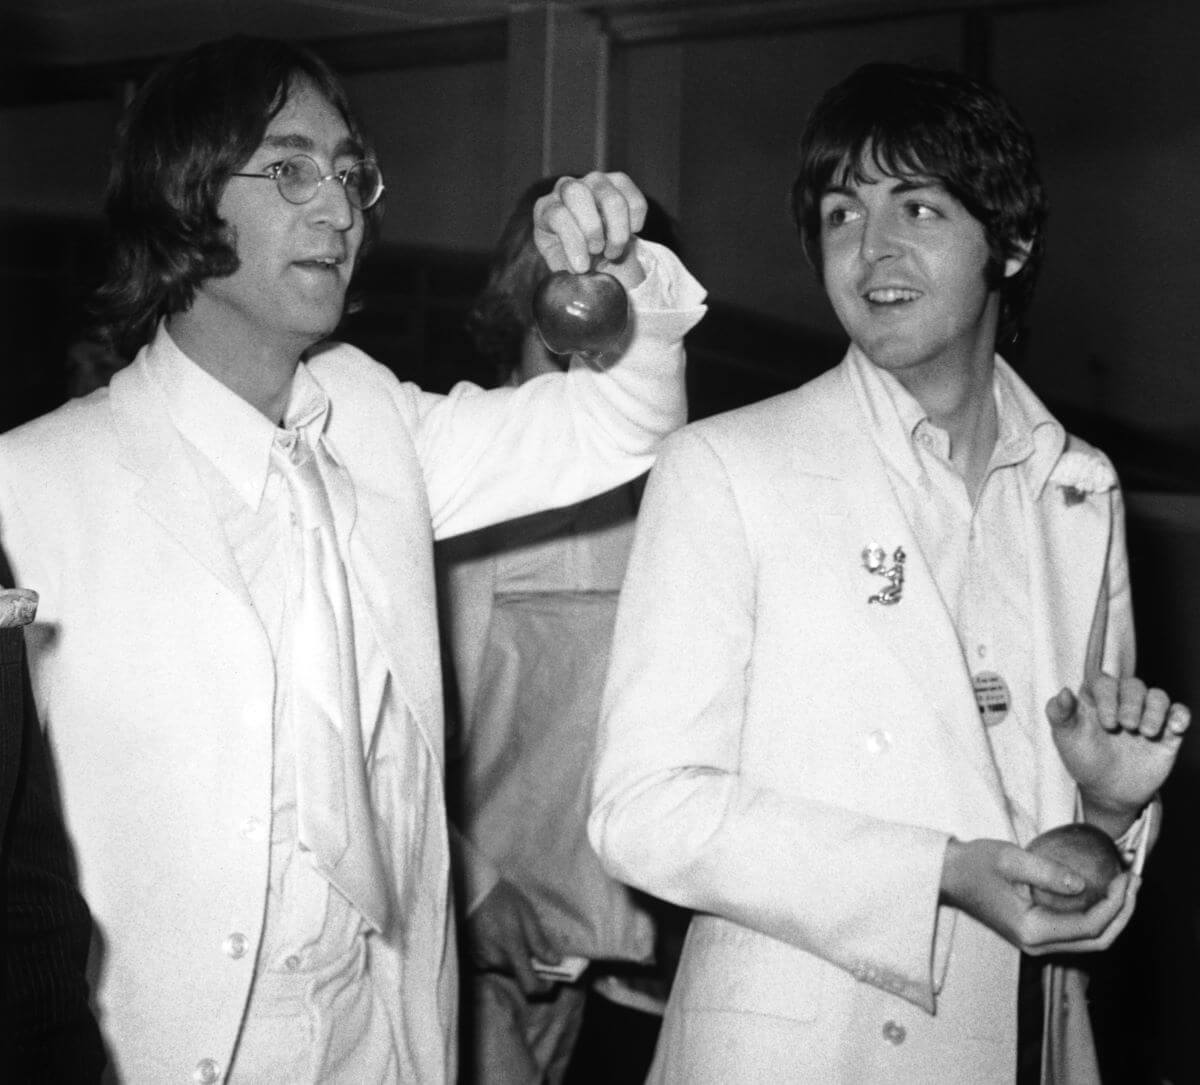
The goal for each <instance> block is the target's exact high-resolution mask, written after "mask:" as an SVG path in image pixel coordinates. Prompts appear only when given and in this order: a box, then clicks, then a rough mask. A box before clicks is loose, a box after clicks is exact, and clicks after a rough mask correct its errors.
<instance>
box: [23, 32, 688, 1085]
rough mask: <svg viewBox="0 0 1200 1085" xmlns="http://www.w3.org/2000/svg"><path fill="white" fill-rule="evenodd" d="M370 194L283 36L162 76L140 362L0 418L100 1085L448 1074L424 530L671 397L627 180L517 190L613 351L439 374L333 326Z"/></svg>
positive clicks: (144, 204) (658, 317) (141, 127)
mask: <svg viewBox="0 0 1200 1085" xmlns="http://www.w3.org/2000/svg"><path fill="white" fill-rule="evenodd" d="M382 191H383V180H382V178H381V176H380V173H379V169H378V166H377V165H376V164H375V161H374V159H373V157H372V155H371V151H370V147H369V145H368V143H367V141H366V139H365V136H364V134H363V133H362V131H361V130H360V129H359V127H358V125H357V123H356V122H355V120H354V117H353V113H352V111H351V110H350V108H349V105H348V103H347V100H346V97H345V94H344V92H343V91H342V89H341V88H340V86H339V84H338V82H337V80H336V78H335V77H334V76H333V74H332V73H331V72H330V71H329V70H328V68H326V67H325V65H324V64H323V63H322V62H321V61H319V60H318V59H317V58H316V57H314V56H313V55H311V54H309V53H307V52H305V51H303V50H301V49H298V48H294V47H292V46H288V45H286V44H283V43H280V42H274V41H264V40H258V39H248V38H235V39H231V40H228V41H223V42H217V43H213V44H210V45H207V46H203V47H200V48H198V49H196V50H194V51H192V52H191V53H189V54H187V55H185V56H183V57H182V58H180V59H179V60H177V61H175V62H174V63H172V64H170V65H168V66H167V67H165V68H164V69H162V70H160V71H159V72H157V73H156V74H155V75H153V76H152V77H151V78H150V80H149V81H148V82H147V84H146V85H145V86H144V87H143V88H142V90H141V91H140V93H139V94H138V95H137V97H136V98H135V100H134V102H133V103H132V105H131V107H130V110H129V112H128V113H127V115H126V117H125V119H124V121H123V123H122V127H121V132H120V139H119V145H118V148H117V158H116V166H115V169H114V171H113V177H112V182H111V185H110V192H109V203H108V207H109V212H110V220H111V225H112V230H113V235H114V241H115V258H114V263H113V269H112V272H111V275H110V278H109V280H108V282H107V284H106V286H105V288H104V290H103V291H102V295H101V301H102V303H103V306H104V308H105V311H106V313H107V315H108V318H109V322H110V327H111V329H112V338H113V339H114V341H116V342H120V343H122V344H123V345H124V346H126V347H127V348H139V352H138V355H137V358H136V359H135V360H134V361H133V363H132V365H130V366H129V368H127V369H125V370H123V371H122V372H120V373H118V374H117V375H116V377H114V379H113V381H112V384H111V387H110V389H108V390H105V391H102V392H99V393H96V394H95V395H93V396H90V397H88V398H86V399H84V400H82V401H76V402H74V403H72V404H69V405H67V406H66V407H64V408H62V409H60V410H59V411H56V412H54V413H52V414H50V415H48V416H46V417H45V418H42V419H39V420H37V421H35V422H33V423H31V424H29V425H28V426H25V427H22V428H21V429H18V430H16V431H14V432H12V433H10V434H6V435H4V437H3V438H2V439H0V534H2V536H3V540H4V544H5V546H6V548H7V549H8V552H9V555H10V557H11V559H12V563H13V568H14V571H15V573H16V575H17V577H18V579H19V581H20V583H21V584H22V585H24V586H27V587H31V588H35V589H36V590H38V591H39V593H40V595H41V611H40V614H39V618H38V622H37V623H36V625H35V626H33V627H32V632H31V639H30V643H31V645H32V648H33V651H32V664H33V671H34V675H33V678H34V689H35V692H36V696H37V701H38V705H39V708H40V710H41V713H42V717H43V721H44V725H45V727H46V729H47V732H48V734H49V738H50V743H51V746H52V748H53V752H54V757H55V762H56V764H57V766H58V768H59V773H60V778H61V782H62V793H63V802H64V808H65V816H66V822H67V826H68V829H69V832H70V834H71V836H72V840H73V843H74V846H75V849H76V852H77V854H78V858H79V864H80V870H81V878H82V883H83V889H84V892H85V894H86V895H87V898H88V901H89V903H90V904H91V906H92V909H93V912H94V915H95V919H96V924H97V928H98V933H99V939H98V946H97V955H96V958H95V960H94V962H93V964H94V967H95V968H96V971H97V975H98V977H99V979H98V983H97V1003H98V1010H99V1018H100V1024H101V1027H102V1029H103V1030H104V1033H105V1035H106V1038H107V1040H108V1042H109V1045H110V1052H111V1056H112V1061H113V1063H114V1067H115V1071H116V1073H117V1075H118V1077H119V1078H120V1079H121V1080H126V1081H137V1082H148V1083H154V1085H158V1083H160V1082H163V1081H168V1080H176V1079H178V1080H183V1079H184V1078H191V1079H192V1080H195V1081H197V1082H200V1083H202V1085H205V1083H212V1082H217V1081H224V1080H232V1081H236V1082H253V1083H255V1085H260V1083H269V1082H280V1083H284V1082H286V1083H288V1085H292V1083H297V1082H317V1081H320V1082H323V1083H327V1082H347V1083H351V1082H352V1083H354V1085H366V1083H368V1082H372V1083H373V1082H395V1081H406V1082H419V1083H421V1085H427V1083H428V1085H433V1083H437V1082H443V1081H450V1080H453V1078H454V1076H455V1075H454V1054H453V1052H454V1044H453V1040H454V1035H453V1034H454V1024H455V1022H454V1015H455V1000H456V996H457V985H456V975H455V962H454V947H453V942H452V939H451V938H449V937H448V935H449V932H450V930H451V927H452V914H451V910H450V907H449V881H448V867H449V858H448V851H447V842H446V830H445V821H444V802H443V786H442V778H443V755H442V716H441V688H440V676H439V666H438V649H437V645H438V637H437V629H436V616H435V608H434V585H433V572H432V540H433V538H434V537H435V536H439V537H440V536H444V535H450V534H454V533H456V532H461V531H467V530H471V529H474V528H477V527H480V526H483V525H485V524H488V523H491V522H494V521H496V520H502V519H506V518H510V517H514V516H518V515H524V514H526V513H530V512H533V511H536V510H538V509H541V508H546V507H553V506H557V505H563V504H568V503H570V502H573V501H576V500H579V499H581V498H583V497H585V496H587V495H588V494H591V493H594V492H599V491H603V490H605V489H607V488H610V487H612V486H614V485H617V484H619V483H620V482H622V481H624V480H626V479H628V478H631V477H634V476H636V475H638V474H639V473H641V472H643V471H645V470H646V469H647V468H648V466H649V465H650V462H651V460H652V458H653V453H654V449H655V446H656V444H657V442H658V441H659V439H660V438H661V437H662V436H663V435H664V434H665V433H666V432H668V431H669V430H670V429H672V428H674V427H675V426H677V425H678V424H680V423H681V422H682V420H683V415H684V403H683V394H682V364H683V351H682V347H681V337H682V335H683V333H684V332H685V331H686V330H687V329H688V327H690V326H691V324H693V323H694V322H695V321H696V320H697V319H699V317H700V315H701V313H702V311H703V309H702V306H701V301H702V298H703V291H702V290H701V289H700V288H699V286H698V284H696V283H695V281H694V280H693V279H692V278H691V277H690V276H689V275H688V274H687V272H686V271H685V270H684V269H683V267H682V265H680V264H679V263H678V261H676V260H675V259H674V258H673V257H672V256H671V255H670V254H669V253H667V252H665V251H663V250H661V249H658V248H656V247H654V246H652V245H648V244H643V243H642V242H641V241H640V240H638V239H637V238H636V233H637V231H638V229H639V228H640V226H641V223H642V220H643V217H644V209H645V201H644V198H643V197H642V196H641V193H640V192H639V191H638V189H637V188H636V186H635V185H633V183H632V182H631V181H630V180H629V179H628V178H627V177H625V176H624V175H622V174H601V173H595V174H589V175H588V176H587V177H586V178H583V179H580V180H576V179H571V178H563V179H560V180H559V182H558V183H557V184H556V186H555V188H554V191H553V192H552V193H550V194H549V195H548V196H546V197H545V198H544V199H543V200H541V201H539V203H538V204H537V206H536V207H535V209H534V220H535V230H534V232H535V237H536V238H537V243H538V245H539V248H540V250H541V251H542V253H543V254H544V256H545V258H546V260H547V263H548V264H549V265H550V266H551V267H552V268H555V269H564V268H570V269H572V270H574V271H583V270H586V269H587V267H588V266H589V264H590V263H592V262H598V263H599V265H600V266H601V267H603V268H606V269H608V270H610V271H611V273H612V274H614V275H615V276H617V277H618V278H619V279H621V280H622V282H623V283H624V285H625V286H626V288H627V289H628V290H629V291H630V297H631V300H632V308H633V334H632V336H631V337H630V338H629V341H628V343H627V345H626V346H625V347H624V348H623V349H618V350H616V351H614V356H613V357H611V358H607V357H606V359H605V365H604V366H596V367H589V366H585V365H576V366H573V367H572V369H571V370H570V371H569V372H568V373H563V374H556V375H552V376H548V377H546V378H544V379H542V380H540V381H534V382H531V383H530V384H529V385H526V386H523V387H521V388H509V389H502V390H497V391H489V392H484V391H482V390H481V389H479V388H476V387H473V386H468V385H459V386H458V387H456V388H455V389H453V390H452V391H451V392H450V394H449V395H447V396H438V395H432V394H427V393H424V392H422V391H420V390H419V389H417V388H415V387H413V386H411V385H406V384H401V383H400V382H398V381H397V380H396V379H395V377H394V376H393V375H392V374H391V373H390V372H389V371H388V370H386V369H385V368H384V367H383V366H380V365H378V364H376V363H374V362H372V361H371V360H370V359H368V358H366V357H365V356H364V355H362V354H361V353H360V352H358V351H356V350H354V349H353V348H351V347H348V346H344V345H340V344H336V343H332V342H329V341H328V337H329V336H330V335H331V334H332V333H333V331H334V329H335V328H336V326H337V324H338V322H339V320H340V318H341V315H342V310H343V307H344V302H345V296H346V290H347V287H348V285H349V282H350V279H351V276H352V274H353V271H354V269H355V266H356V264H357V261H358V258H359V256H360V255H361V252H362V249H363V246H364V243H365V242H366V240H367V239H368V235H369V234H370V232H371V230H372V228H373V219H374V218H375V217H376V216H377V215H378V213H379V198H380V196H381V194H382Z"/></svg>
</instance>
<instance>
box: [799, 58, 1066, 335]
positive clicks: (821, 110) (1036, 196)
mask: <svg viewBox="0 0 1200 1085" xmlns="http://www.w3.org/2000/svg"><path fill="white" fill-rule="evenodd" d="M872 168H873V169H875V170H877V171H879V173H880V174H882V175H883V176H887V177H898V178H904V177H915V176H919V177H927V178H933V179H935V180H937V181H938V182H939V183H940V184H942V185H943V186H944V187H945V188H946V190H947V191H948V192H949V193H950V194H951V195H952V196H954V197H955V199H957V200H958V201H959V202H960V203H961V204H962V205H963V206H964V207H965V208H966V209H967V211H969V212H970V213H971V215H973V216H974V217H975V218H976V219H978V220H979V222H980V223H981V224H982V225H983V229H984V233H985V235H986V237H987V242H988V249H989V252H990V259H989V261H988V266H987V269H986V276H987V283H988V286H989V287H990V288H992V289H998V290H999V291H1000V298H1001V310H1000V329H999V341H1000V342H1006V341H1008V340H1010V339H1012V338H1013V337H1014V336H1015V335H1016V333H1017V331H1018V329H1019V327H1020V323H1021V320H1022V318H1023V317H1024V314H1025V310H1026V308H1027V307H1028V305H1029V301H1030V299H1031V298H1032V295H1033V286H1034V282H1035V280H1036V279H1037V273H1038V269H1039V267H1040V266H1041V261H1042V254H1043V249H1044V235H1045V224H1046V211H1047V204H1046V194H1045V190H1044V188H1043V186H1042V181H1041V177H1040V176H1039V174H1038V169H1037V162H1036V157H1035V153H1034V146H1033V137H1032V136H1031V135H1030V133H1029V130H1028V129H1027V128H1026V127H1025V125H1024V124H1023V123H1022V122H1021V120H1020V119H1019V118H1018V117H1017V115H1016V113H1015V112H1014V110H1013V108H1012V106H1011V105H1009V104H1008V102H1006V101H1005V100H1004V99H1003V98H1002V97H1001V96H1000V95H999V94H998V93H996V92H995V91H994V90H991V89H989V88H987V87H984V86H982V85H981V84H979V83H977V82H975V81H974V80H973V79H970V78H968V77H967V76H965V75H962V74H960V73H958V72H953V71H942V70H935V69H928V68H920V67H912V66H909V65H905V64H867V65H864V66H863V67H861V68H859V69H858V70H856V71H855V72H853V73H851V75H849V76H848V77H847V78H846V79H844V80H843V81H842V82H840V83H838V84H837V85H836V86H834V87H833V88H832V89H830V90H829V91H827V92H826V93H825V95H824V96H823V97H822V98H821V99H820V101H819V102H818V103H817V105H816V108H815V109H814V110H813V112H812V115H811V116H810V117H809V119H808V123H807V125H806V126H805V129H804V134H803V136H802V137H801V141H800V167H799V171H798V174H797V177H796V180H795V183H794V184H793V186H792V214H793V216H794V218H795V221H796V227H797V229H798V230H799V232H800V240H801V244H802V245H803V247H804V252H805V255H806V256H807V257H808V260H809V262H810V263H811V264H812V265H813V268H814V269H815V270H816V272H817V277H818V278H822V272H823V268H822V254H821V197H822V196H823V195H824V194H825V192H826V191H827V190H828V189H829V188H830V187H832V186H836V185H840V184H844V183H847V182H851V181H853V182H855V183H859V184H861V183H863V182H864V181H866V180H868V178H867V176H866V174H867V173H868V172H869V170H870V169H872ZM1027 246H1028V258H1027V259H1026V261H1025V264H1024V266H1023V267H1022V268H1021V270H1020V271H1018V272H1016V274H1014V275H1012V276H1009V277H1008V278H1005V276H1004V265H1005V262H1006V261H1007V260H1008V259H1009V258H1010V257H1014V256H1019V255H1020V254H1021V253H1022V252H1024V251H1025V249H1026V247H1027Z"/></svg>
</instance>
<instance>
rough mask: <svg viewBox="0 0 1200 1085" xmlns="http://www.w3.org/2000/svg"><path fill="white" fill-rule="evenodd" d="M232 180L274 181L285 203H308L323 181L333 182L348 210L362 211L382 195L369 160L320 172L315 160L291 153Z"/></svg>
mask: <svg viewBox="0 0 1200 1085" xmlns="http://www.w3.org/2000/svg"><path fill="white" fill-rule="evenodd" d="M230 176H232V177H257V178H264V179H266V180H268V181H274V182H275V187H276V188H278V189H279V195H281V196H282V197H283V198H284V199H285V200H287V202H288V203H297V204H299V203H308V201H309V200H311V199H312V198H313V197H314V196H316V194H317V189H319V188H320V187H321V186H322V185H323V184H324V183H325V182H326V181H337V182H338V184H340V185H341V186H342V188H343V189H344V190H345V192H346V199H347V200H348V201H349V203H350V206H351V207H355V208H357V209H358V210H359V211H365V210H367V208H368V207H373V206H374V205H375V204H376V203H377V202H378V201H379V197H380V196H382V195H383V174H382V173H380V172H379V166H378V164H377V163H376V162H374V161H372V160H371V159H370V158H360V159H359V160H358V161H357V162H354V163H352V164H351V165H349V166H347V167H346V168H345V169H344V170H334V171H333V172H332V173H326V174H322V173H321V167H320V166H318V165H317V162H316V160H315V159H313V158H310V157H309V156H308V155H306V154H294V155H292V156H291V157H290V158H285V159H284V160H283V161H282V162H276V163H274V164H273V165H271V166H268V167H267V168H266V170H264V171H263V172H262V173H234V174H231V175H230Z"/></svg>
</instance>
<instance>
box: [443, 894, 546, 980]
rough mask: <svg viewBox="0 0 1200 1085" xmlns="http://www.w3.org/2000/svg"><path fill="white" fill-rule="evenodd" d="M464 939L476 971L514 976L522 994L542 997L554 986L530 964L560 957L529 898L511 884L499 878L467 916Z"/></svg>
mask: <svg viewBox="0 0 1200 1085" xmlns="http://www.w3.org/2000/svg"><path fill="white" fill-rule="evenodd" d="M467 940H468V943H469V947H470V952H471V958H472V960H473V961H474V963H475V966H476V967H477V968H479V969H480V970H482V971H485V972H503V973H504V974H505V975H509V976H514V977H515V978H516V981H517V985H518V986H519V987H520V988H521V990H522V991H523V992H524V993H525V994H527V995H534V994H544V993H545V992H546V991H548V990H550V988H551V987H553V986H554V983H553V981H552V980H548V979H546V978H545V977H543V976H539V975H538V974H537V973H536V972H535V971H534V970H533V967H532V965H531V964H530V961H531V959H532V958H534V957H536V958H537V959H538V960H540V961H545V962H546V963H547V964H558V962H559V961H561V960H562V954H561V953H560V952H559V951H558V950H557V949H556V948H555V947H554V944H553V943H552V942H551V941H550V939H549V938H548V937H547V936H546V932H545V931H544V930H542V925H541V923H540V922H539V921H538V917H537V913H536V912H535V911H534V908H533V905H532V904H531V903H530V901H529V898H528V897H526V896H525V894H524V893H522V892H521V890H520V889H518V888H517V887H516V886H515V885H514V884H513V883H512V882H510V881H505V880H504V879H503V878H501V879H500V881H498V882H497V883H496V884H495V885H494V886H493V887H492V890H491V892H490V893H488V895H487V896H486V897H484V898H483V900H482V901H480V902H479V905H478V907H476V908H475V910H474V911H472V912H471V913H470V915H468V916H467Z"/></svg>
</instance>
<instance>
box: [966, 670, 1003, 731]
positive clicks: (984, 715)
mask: <svg viewBox="0 0 1200 1085" xmlns="http://www.w3.org/2000/svg"><path fill="white" fill-rule="evenodd" d="M971 685H972V686H973V687H974V688H975V704H976V705H978V706H979V718H980V719H981V720H983V725H984V726H985V727H995V726H996V724H998V723H1003V722H1004V720H1005V718H1006V717H1007V716H1008V710H1009V709H1010V708H1011V707H1012V697H1011V696H1010V694H1009V692H1008V683H1007V682H1005V681H1004V679H1003V678H1002V677H1001V676H1000V675H998V674H997V673H996V672H995V671H980V672H979V673H978V674H976V675H973V676H972V678H971Z"/></svg>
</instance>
